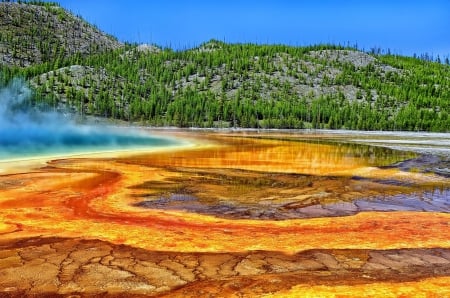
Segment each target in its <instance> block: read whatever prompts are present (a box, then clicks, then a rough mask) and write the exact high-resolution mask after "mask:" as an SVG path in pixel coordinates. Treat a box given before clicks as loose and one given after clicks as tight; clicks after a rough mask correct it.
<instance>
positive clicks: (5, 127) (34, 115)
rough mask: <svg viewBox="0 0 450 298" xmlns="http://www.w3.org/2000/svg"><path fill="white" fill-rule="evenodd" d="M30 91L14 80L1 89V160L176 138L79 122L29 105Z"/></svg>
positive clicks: (159, 143) (158, 143)
mask: <svg viewBox="0 0 450 298" xmlns="http://www.w3.org/2000/svg"><path fill="white" fill-rule="evenodd" d="M30 96H31V92H30V90H29V89H28V87H27V86H26V85H25V84H24V82H23V81H20V80H14V81H13V82H12V83H11V84H10V85H9V86H7V87H6V88H3V89H1V90H0V159H2V158H7V157H12V156H23V155H40V154H47V153H55V152H59V153H68V152H76V151H85V150H106V149H108V150H117V149H126V148H131V147H138V146H152V147H155V146H167V145H174V144H175V141H173V140H169V139H164V138H157V137H152V136H149V135H148V134H143V133H139V132H137V131H134V132H132V133H130V132H129V131H128V132H126V131H125V130H123V129H118V128H115V129H114V130H113V129H112V128H108V127H105V126H92V125H79V124H76V123H75V121H74V120H73V119H72V118H71V117H70V116H65V115H64V114H62V113H57V112H39V111H38V110H37V109H35V108H32V107H30V104H29V103H30Z"/></svg>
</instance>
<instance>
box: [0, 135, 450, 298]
mask: <svg viewBox="0 0 450 298" xmlns="http://www.w3.org/2000/svg"><path fill="white" fill-rule="evenodd" d="M173 134H174V135H176V136H177V137H183V138H187V139H189V140H190V141H191V142H193V143H195V144H197V145H196V146H194V147H190V148H187V149H178V150H175V149H171V150H170V151H164V152H153V153H148V154H144V153H139V154H138V155H136V154H134V155H133V154H131V153H127V154H123V155H122V156H118V157H108V156H106V157H101V156H98V155H96V156H79V157H76V158H75V157H72V158H65V159H57V160H50V161H48V162H46V164H45V165H39V166H38V165H36V163H35V162H34V163H33V162H30V165H29V166H24V165H23V164H21V165H20V167H18V168H16V169H14V165H13V164H9V165H8V166H7V167H6V166H5V169H6V168H7V169H8V170H7V171H4V172H3V173H1V172H0V296H2V295H5V296H7V297H8V296H10V297H22V296H33V295H34V296H47V295H50V294H51V295H67V294H77V295H80V296H85V297H91V296H95V295H97V296H101V297H103V296H111V297H122V296H123V297H125V296H127V297H129V296H136V297H141V296H161V295H162V296H167V297H185V296H186V297H201V296H213V297H241V296H244V297H255V296H258V297H259V296H261V297H288V296H292V297H352V296H353V297H361V296H371V297H414V296H416V297H450V290H449V287H448V284H450V237H449V235H450V214H448V213H445V212H440V211H439V210H437V211H429V212H423V211H420V210H396V211H395V212H394V211H392V210H388V209H387V210H384V211H376V212H375V211H367V210H357V209H355V208H354V205H351V206H352V208H353V209H354V210H353V209H352V212H353V213H351V214H350V213H345V212H348V211H349V210H347V209H348V208H349V207H348V206H349V205H348V204H347V203H351V202H354V201H355V200H363V199H370V198H378V197H384V198H386V197H390V196H401V195H404V196H405V198H407V196H408V195H410V194H412V193H414V194H417V193H418V192H425V193H426V192H434V191H438V192H439V191H445V190H448V189H449V188H450V181H449V179H448V178H445V177H443V176H439V175H436V174H433V173H423V172H422V171H420V170H415V171H404V170H400V169H399V168H398V167H383V166H386V165H390V164H393V163H395V162H398V161H401V160H403V159H407V158H412V157H413V155H412V154H409V153H395V152H388V154H387V153H385V152H384V153H383V152H381V151H380V152H377V151H373V150H381V149H371V148H366V147H358V146H350V145H343V144H341V143H333V142H322V141H318V139H317V138H315V137H314V136H309V138H308V139H306V140H305V139H302V140H295V139H293V138H292V137H290V138H287V137H286V136H276V138H275V137H274V136H273V135H272V136H271V137H267V136H261V135H257V134H256V133H254V134H251V133H248V134H245V135H244V134H235V135H232V134H218V133H179V132H177V133H173ZM40 162H41V161H40ZM170 198H172V199H170ZM171 200H172V201H171ZM191 201H192V203H191ZM142 202H145V204H148V205H145V204H144V205H145V206H144V205H142V204H141V203H142ZM155 202H156V203H155ZM140 204H141V205H140ZM155 204H156V205H155ZM158 204H159V205H158ZM180 204H181V205H180ZM186 204H191V205H193V206H194V207H195V208H194V207H193V208H194V209H192V210H191V209H189V210H186V209H185V207H184V206H186ZM218 205H220V206H221V209H220V208H219V209H218V208H217V206H218ZM274 205H276V206H280V207H279V209H277V210H278V211H277V212H273V210H272V209H270V208H272V207H271V206H274ZM152 206H155V207H152ZM180 206H181V207H180ZM311 206H313V207H314V208H315V207H317V206H319V207H320V208H322V207H323V206H333V207H330V208H335V207H334V206H336V208H342V212H343V213H342V214H341V215H339V213H332V215H330V216H326V215H327V214H328V213H326V212H328V211H327V210H326V209H320V208H319V209H314V210H316V211H315V212H319V213H317V214H318V215H317V216H313V218H302V217H301V216H298V217H296V214H297V213H295V212H297V211H296V210H300V209H296V208H311ZM346 208H347V209H346ZM305 210H306V209H305ZM308 210H309V209H308ZM317 210H319V211H317ZM324 210H325V211H324ZM339 212H341V211H339ZM283 214H285V217H280V216H284V215H283ZM299 214H300V213H299ZM330 214H331V213H330Z"/></svg>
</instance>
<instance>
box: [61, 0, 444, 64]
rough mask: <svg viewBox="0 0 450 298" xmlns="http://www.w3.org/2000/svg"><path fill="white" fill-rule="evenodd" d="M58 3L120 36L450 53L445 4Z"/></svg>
mask: <svg viewBox="0 0 450 298" xmlns="http://www.w3.org/2000/svg"><path fill="white" fill-rule="evenodd" d="M59 3H60V4H61V5H62V6H63V7H65V8H67V9H69V10H71V11H72V12H73V13H75V14H79V15H81V16H82V17H83V18H84V19H86V20H88V21H89V22H91V23H94V24H95V25H97V26H98V27H99V28H100V29H101V30H103V31H105V32H107V33H109V34H112V35H114V36H116V37H118V38H119V40H121V41H129V42H138V43H154V44H157V45H160V46H168V47H171V48H174V49H182V48H190V47H194V46H197V45H199V44H200V43H202V42H205V41H208V40H210V39H211V38H215V39H219V40H224V41H226V42H253V43H283V44H290V45H309V44H317V43H335V44H342V45H347V44H350V45H354V44H357V45H358V46H359V47H360V48H364V49H366V50H369V49H370V48H372V47H380V48H382V49H388V48H389V49H390V50H391V51H392V52H395V53H398V54H403V55H413V54H414V53H417V54H422V53H425V52H426V53H429V54H432V55H434V56H437V55H440V56H441V57H447V56H449V55H450V1H449V0H428V1H417V0H411V1H405V0H398V1H396V0H380V1H374V0H367V1H364V0H361V1H332V0H323V1H320V0H317V1H314V0H310V1H300V0H299V1H288V0H278V1H276V0H272V1H269V0H259V1H254V0H250V1H239V0H229V1H213V0H210V1H203V0H196V1H195V0H194V1H177V0H173V1H170V0H162V1H123V0H122V1H106V0H96V1H92V0H76V1H75V0H61V1H59Z"/></svg>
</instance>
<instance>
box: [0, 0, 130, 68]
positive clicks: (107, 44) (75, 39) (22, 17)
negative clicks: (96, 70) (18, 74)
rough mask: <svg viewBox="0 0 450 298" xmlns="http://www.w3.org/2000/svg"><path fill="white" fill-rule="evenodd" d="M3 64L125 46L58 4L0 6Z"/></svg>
mask: <svg viewBox="0 0 450 298" xmlns="http://www.w3.org/2000/svg"><path fill="white" fill-rule="evenodd" d="M0 28H1V29H0V63H2V64H4V65H9V66H11V65H15V66H22V67H25V66H30V65H32V64H35V63H41V62H47V61H50V60H54V59H64V58H67V57H69V56H71V55H74V54H77V53H78V54H81V55H87V54H93V53H98V52H102V51H106V50H112V49H117V48H118V47H120V46H122V44H121V43H120V42H118V41H117V39H116V38H114V37H112V36H109V35H106V34H105V33H103V32H101V31H100V30H99V29H97V28H95V27H94V26H92V25H91V24H89V23H87V22H86V21H84V20H82V19H81V18H79V17H76V16H74V15H73V14H71V13H69V12H67V11H66V10H65V9H63V8H62V7H60V6H59V5H58V4H56V3H51V2H49V3H45V2H39V1H31V2H27V3H18V2H1V3H0Z"/></svg>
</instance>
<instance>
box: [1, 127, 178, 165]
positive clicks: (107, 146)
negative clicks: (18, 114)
mask: <svg viewBox="0 0 450 298" xmlns="http://www.w3.org/2000/svg"><path fill="white" fill-rule="evenodd" d="M182 144H183V142H182V141H181V140H176V139H175V138H169V137H164V136H155V135H152V134H151V133H150V132H148V131H144V130H141V129H137V128H120V127H103V126H102V127H93V126H83V125H81V126H75V125H70V126H64V127H61V128H60V129H58V128H55V127H51V129H49V127H48V126H41V127H39V129H34V130H30V129H25V130H23V131H22V130H17V129H16V130H12V131H11V132H5V131H2V135H0V161H1V160H11V159H25V158H31V157H41V156H49V155H70V154H82V153H87V152H104V151H120V150H131V149H133V150H154V149H158V148H162V147H172V146H179V145H182Z"/></svg>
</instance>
